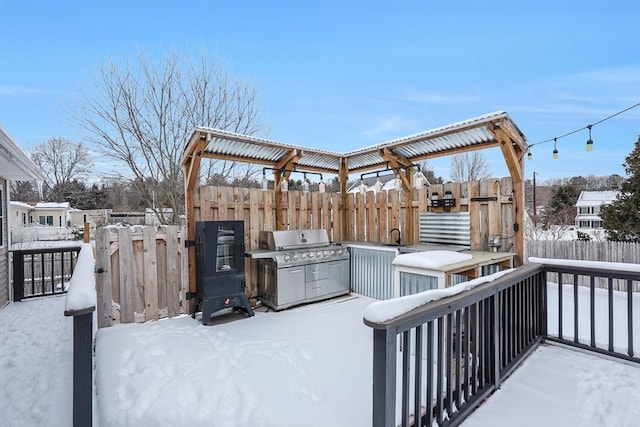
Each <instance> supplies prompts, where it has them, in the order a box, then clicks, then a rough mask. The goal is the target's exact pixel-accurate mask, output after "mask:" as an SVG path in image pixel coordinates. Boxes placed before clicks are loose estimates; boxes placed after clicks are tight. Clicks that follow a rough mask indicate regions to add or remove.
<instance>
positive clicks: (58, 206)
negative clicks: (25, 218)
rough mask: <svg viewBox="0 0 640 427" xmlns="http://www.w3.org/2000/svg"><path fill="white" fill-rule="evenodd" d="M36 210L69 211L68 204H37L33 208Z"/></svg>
mask: <svg viewBox="0 0 640 427" xmlns="http://www.w3.org/2000/svg"><path fill="white" fill-rule="evenodd" d="M34 208H36V209H70V208H71V206H70V204H69V202H61V203H58V202H38V203H36V205H35V206H34Z"/></svg>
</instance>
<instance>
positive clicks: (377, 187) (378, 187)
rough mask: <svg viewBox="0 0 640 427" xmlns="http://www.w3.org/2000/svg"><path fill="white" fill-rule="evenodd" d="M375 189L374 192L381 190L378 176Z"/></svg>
mask: <svg viewBox="0 0 640 427" xmlns="http://www.w3.org/2000/svg"><path fill="white" fill-rule="evenodd" d="M375 189H376V194H377V193H379V192H380V191H382V181H380V177H378V178H377V179H376V186H375Z"/></svg>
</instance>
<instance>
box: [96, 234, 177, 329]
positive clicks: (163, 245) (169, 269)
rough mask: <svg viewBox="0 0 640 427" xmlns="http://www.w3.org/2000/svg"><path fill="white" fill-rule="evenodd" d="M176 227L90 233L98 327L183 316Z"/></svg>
mask: <svg viewBox="0 0 640 427" xmlns="http://www.w3.org/2000/svg"><path fill="white" fill-rule="evenodd" d="M183 236H186V228H185V227H179V226H162V227H160V228H158V229H156V227H152V226H145V227H143V226H133V227H115V226H108V227H103V228H99V229H98V230H97V231H96V288H97V299H98V303H97V305H98V327H104V326H111V325H112V324H113V323H114V322H120V323H132V322H144V321H147V320H156V319H159V318H162V317H173V316H177V315H179V314H182V313H186V312H188V308H187V307H186V305H187V304H186V301H187V300H186V298H185V296H186V295H185V292H186V291H187V290H188V289H189V276H188V257H187V256H186V254H187V248H185V245H184V240H183Z"/></svg>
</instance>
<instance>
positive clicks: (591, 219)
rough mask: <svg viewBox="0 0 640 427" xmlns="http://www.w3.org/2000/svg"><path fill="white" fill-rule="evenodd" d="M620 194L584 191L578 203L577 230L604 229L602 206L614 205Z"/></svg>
mask: <svg viewBox="0 0 640 427" xmlns="http://www.w3.org/2000/svg"><path fill="white" fill-rule="evenodd" d="M619 193H620V192H619V191H617V190H611V191H582V192H581V193H580V196H579V197H578V201H577V202H576V211H577V215H576V222H575V224H576V227H577V228H602V218H601V217H600V211H601V209H602V206H605V205H610V204H611V203H613V202H614V201H615V200H616V198H617V197H618V194H619Z"/></svg>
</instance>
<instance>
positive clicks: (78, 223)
mask: <svg viewBox="0 0 640 427" xmlns="http://www.w3.org/2000/svg"><path fill="white" fill-rule="evenodd" d="M110 213H111V209H86V210H80V209H72V210H71V211H70V212H69V217H70V219H71V226H72V227H75V228H80V229H81V228H83V227H84V223H85V222H87V223H89V224H90V225H91V227H100V226H102V225H107V224H108V223H109V214H110Z"/></svg>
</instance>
